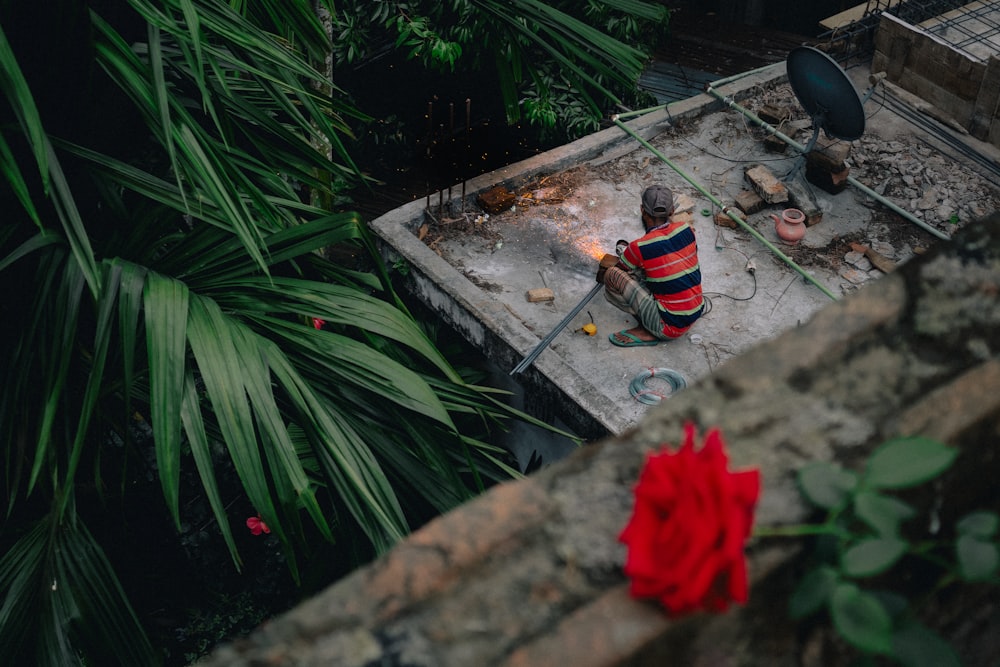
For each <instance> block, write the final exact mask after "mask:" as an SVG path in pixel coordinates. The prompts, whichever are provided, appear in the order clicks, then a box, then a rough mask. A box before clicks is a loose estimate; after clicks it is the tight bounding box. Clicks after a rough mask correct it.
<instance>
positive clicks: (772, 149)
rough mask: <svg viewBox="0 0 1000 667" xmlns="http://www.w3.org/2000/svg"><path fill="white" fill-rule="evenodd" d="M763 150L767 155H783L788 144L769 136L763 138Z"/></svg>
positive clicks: (771, 135)
mask: <svg viewBox="0 0 1000 667" xmlns="http://www.w3.org/2000/svg"><path fill="white" fill-rule="evenodd" d="M764 148H765V149H766V150H767V151H768V152H769V153H784V152H785V151H787V150H788V144H787V143H785V141H784V140H782V139H779V138H778V137H776V136H774V135H773V134H769V135H767V136H766V137H764Z"/></svg>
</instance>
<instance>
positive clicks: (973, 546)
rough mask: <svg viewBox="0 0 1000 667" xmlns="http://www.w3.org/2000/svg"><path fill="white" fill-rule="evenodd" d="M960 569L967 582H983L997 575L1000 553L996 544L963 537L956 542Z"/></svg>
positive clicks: (967, 536)
mask: <svg viewBox="0 0 1000 667" xmlns="http://www.w3.org/2000/svg"><path fill="white" fill-rule="evenodd" d="M955 555H956V556H957V558H958V569H959V572H960V573H961V575H962V578H963V579H965V580H966V581H981V580H983V579H989V578H990V577H992V576H993V575H994V574H996V571H997V566H998V565H1000V552H998V550H997V545H996V544H995V543H994V542H986V541H984V540H981V539H979V538H977V537H973V536H972V535H961V536H959V538H958V540H956V542H955Z"/></svg>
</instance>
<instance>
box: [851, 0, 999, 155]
mask: <svg viewBox="0 0 1000 667" xmlns="http://www.w3.org/2000/svg"><path fill="white" fill-rule="evenodd" d="M871 71H872V72H885V73H886V78H887V79H888V80H889V81H891V82H892V83H895V84H896V85H898V86H899V87H900V88H903V89H904V90H907V91H909V92H910V93H913V94H914V95H916V96H917V97H919V98H920V99H922V100H924V101H925V102H927V103H929V104H930V105H932V106H933V107H935V108H936V109H938V110H939V111H940V112H941V113H943V114H944V115H945V116H946V117H948V118H951V119H954V121H955V123H957V124H958V125H959V126H961V127H962V128H964V129H965V130H967V131H968V132H969V134H971V135H972V136H974V137H975V138H976V139H979V140H981V141H987V142H989V143H991V144H993V145H994V146H1000V122H998V117H997V114H998V112H1000V109H998V103H1000V59H998V58H997V57H995V56H990V57H988V58H984V59H977V58H973V57H971V56H970V55H968V54H966V53H963V52H962V51H960V50H958V49H956V48H955V47H953V46H952V45H951V44H948V43H947V42H945V41H942V40H940V39H937V38H936V37H934V35H932V34H930V33H928V32H926V31H924V30H921V29H919V28H916V27H914V26H912V25H910V24H908V23H906V22H904V21H902V20H900V19H898V18H896V17H895V16H893V15H891V14H888V13H886V14H883V15H882V18H881V20H880V22H879V27H878V31H877V32H876V33H875V54H874V55H873V57H872V64H871Z"/></svg>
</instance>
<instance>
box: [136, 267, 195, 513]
mask: <svg viewBox="0 0 1000 667" xmlns="http://www.w3.org/2000/svg"><path fill="white" fill-rule="evenodd" d="M188 298H189V297H188V290H187V287H186V286H185V285H184V283H182V282H180V281H177V280H171V279H169V278H165V277H163V276H161V275H159V274H156V273H150V274H149V275H148V276H147V279H146V289H145V294H144V299H143V302H144V306H145V313H146V318H145V323H146V347H147V349H148V354H149V383H150V387H149V391H150V405H149V409H150V422H151V423H152V426H153V437H154V439H155V443H156V466H157V469H158V471H159V475H160V483H161V485H162V487H163V497H164V499H165V500H166V502H167V509H169V510H170V515H171V516H172V517H173V519H174V524H175V526H176V527H177V529H178V530H179V529H180V525H181V519H180V508H179V499H178V494H179V488H180V474H181V418H180V416H181V397H182V396H183V395H184V391H183V389H184V367H185V352H186V350H187V345H186V343H187V341H186V334H187V319H188Z"/></svg>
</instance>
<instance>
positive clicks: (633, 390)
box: [628, 368, 687, 405]
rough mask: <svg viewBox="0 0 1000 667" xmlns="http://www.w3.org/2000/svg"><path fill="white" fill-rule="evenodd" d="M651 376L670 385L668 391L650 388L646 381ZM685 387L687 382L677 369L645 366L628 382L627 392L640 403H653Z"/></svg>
mask: <svg viewBox="0 0 1000 667" xmlns="http://www.w3.org/2000/svg"><path fill="white" fill-rule="evenodd" d="M653 378H658V379H661V380H663V381H665V382H666V383H667V384H668V385H670V392H669V393H667V394H662V393H660V392H658V391H654V390H653V389H650V388H649V386H648V385H647V384H646V382H647V381H648V380H651V379H653ZM686 387H687V382H686V381H685V380H684V377H683V376H682V375H681V374H680V373H678V372H677V371H674V370H670V369H669V368H647V369H646V370H644V371H640V372H639V374H638V375H636V376H635V377H634V378H632V382H630V383H629V386H628V390H629V393H630V394H632V397H633V398H635V400H637V401H639V402H640V403H645V404H646V405H655V404H657V403H659V402H660V401H662V400H663V399H664V398H669V397H670V396H671V395H673V394H675V393H677V392H678V391H680V390H681V389H684V388H686Z"/></svg>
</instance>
